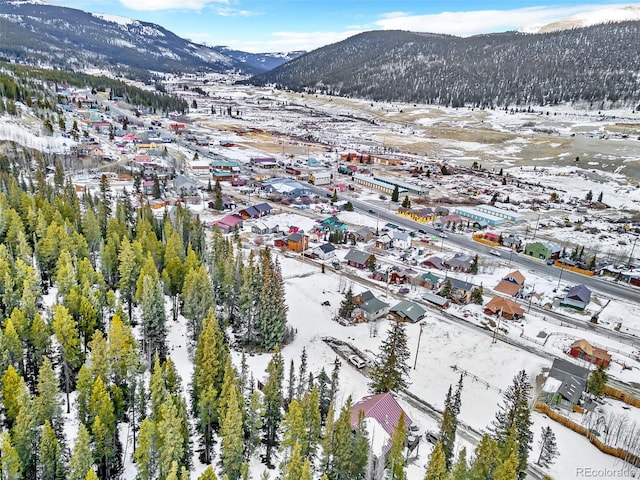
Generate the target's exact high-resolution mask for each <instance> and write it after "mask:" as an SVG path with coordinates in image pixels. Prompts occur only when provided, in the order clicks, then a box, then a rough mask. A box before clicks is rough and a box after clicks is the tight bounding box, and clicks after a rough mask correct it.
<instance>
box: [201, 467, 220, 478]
mask: <svg viewBox="0 0 640 480" xmlns="http://www.w3.org/2000/svg"><path fill="white" fill-rule="evenodd" d="M198 480H218V477H216V472H214V471H213V467H212V466H208V467H207V468H206V470H205V471H204V472H202V475H200V476H199V477H198Z"/></svg>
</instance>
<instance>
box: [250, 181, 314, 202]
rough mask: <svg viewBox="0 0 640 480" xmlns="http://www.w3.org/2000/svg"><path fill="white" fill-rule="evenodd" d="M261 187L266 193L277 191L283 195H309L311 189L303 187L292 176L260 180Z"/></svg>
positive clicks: (295, 196)
mask: <svg viewBox="0 0 640 480" xmlns="http://www.w3.org/2000/svg"><path fill="white" fill-rule="evenodd" d="M262 188H263V190H264V191H265V192H267V193H277V194H279V195H282V196H283V197H292V198H297V197H304V196H305V195H311V189H310V188H309V187H305V186H304V185H302V184H301V183H300V182H298V181H297V180H294V179H292V178H272V179H269V180H265V181H263V182H262Z"/></svg>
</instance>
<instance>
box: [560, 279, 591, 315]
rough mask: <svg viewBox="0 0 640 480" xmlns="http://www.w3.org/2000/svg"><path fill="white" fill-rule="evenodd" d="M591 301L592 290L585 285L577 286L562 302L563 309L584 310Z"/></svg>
mask: <svg viewBox="0 0 640 480" xmlns="http://www.w3.org/2000/svg"><path fill="white" fill-rule="evenodd" d="M590 301H591V290H589V289H588V288H587V287H585V286H584V285H576V286H575V287H573V288H572V289H571V290H569V291H568V292H567V295H566V296H565V297H564V298H563V299H562V300H561V301H560V306H561V307H570V308H575V309H576V310H584V309H585V308H586V307H587V305H588V304H589V302H590Z"/></svg>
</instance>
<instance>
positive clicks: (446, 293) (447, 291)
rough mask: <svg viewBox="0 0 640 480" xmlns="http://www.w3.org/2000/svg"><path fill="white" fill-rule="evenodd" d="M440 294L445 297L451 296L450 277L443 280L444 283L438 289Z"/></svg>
mask: <svg viewBox="0 0 640 480" xmlns="http://www.w3.org/2000/svg"><path fill="white" fill-rule="evenodd" d="M440 295H442V296H443V297H445V298H451V280H450V279H447V281H446V282H444V285H443V286H442V289H441V290H440Z"/></svg>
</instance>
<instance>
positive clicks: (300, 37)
mask: <svg viewBox="0 0 640 480" xmlns="http://www.w3.org/2000/svg"><path fill="white" fill-rule="evenodd" d="M361 31H362V30H349V31H344V32H271V34H270V35H271V36H270V37H267V38H263V39H261V40H259V41H247V40H242V39H236V40H228V41H226V42H225V45H229V46H231V47H232V48H234V49H237V50H242V51H245V52H252V53H263V52H286V51H291V50H306V51H310V50H314V49H316V48H320V47H323V46H325V45H329V44H331V43H336V42H340V41H342V40H344V39H346V38H348V37H351V36H353V35H356V34H358V33H361Z"/></svg>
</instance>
